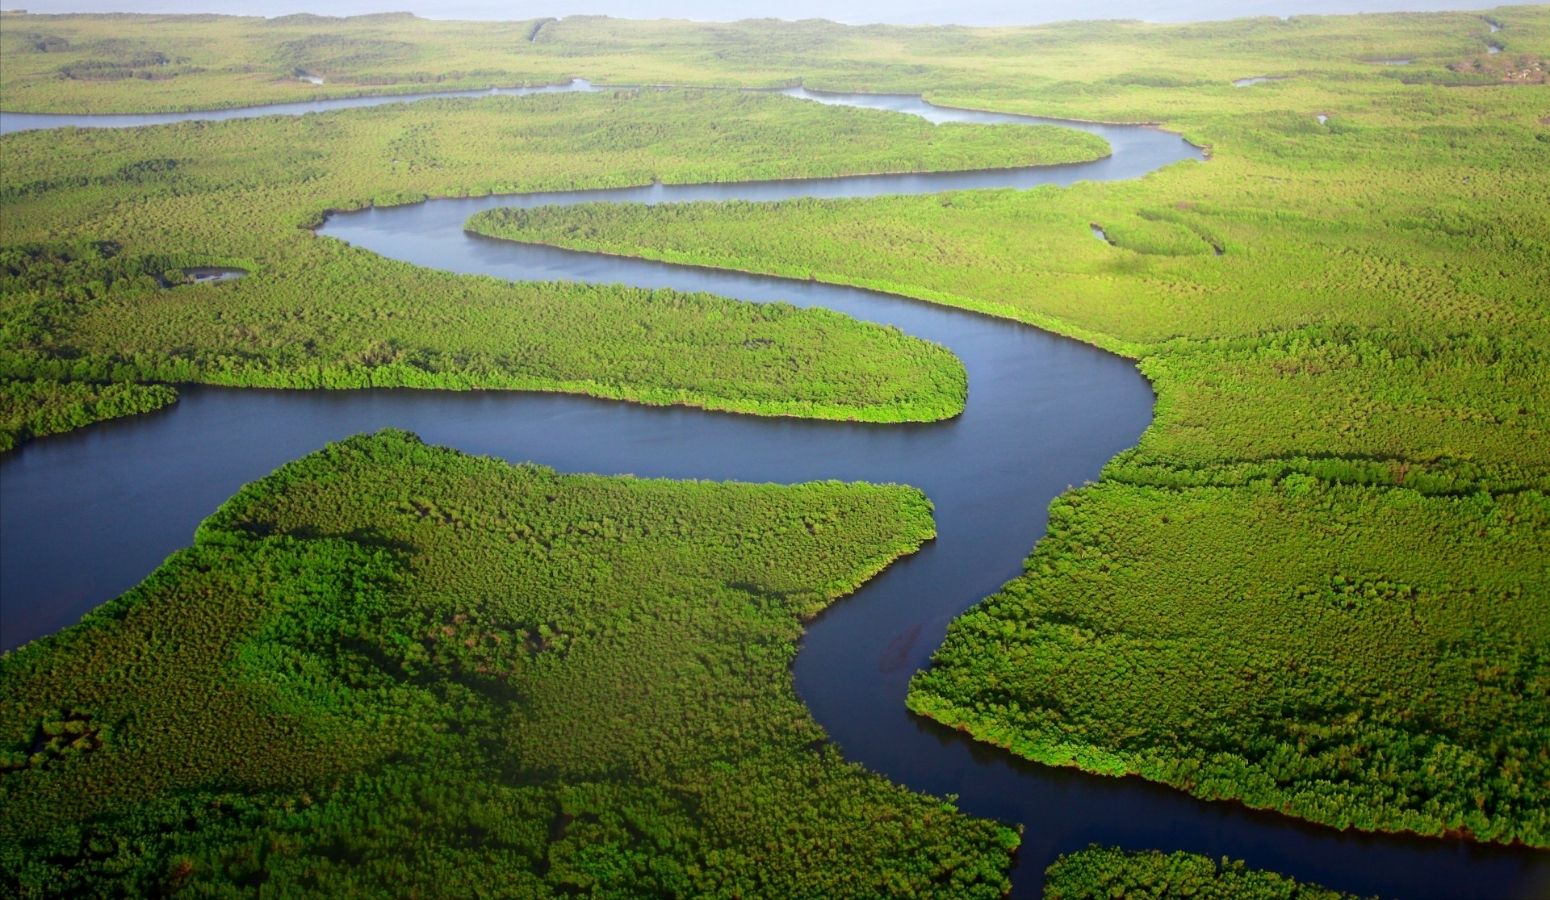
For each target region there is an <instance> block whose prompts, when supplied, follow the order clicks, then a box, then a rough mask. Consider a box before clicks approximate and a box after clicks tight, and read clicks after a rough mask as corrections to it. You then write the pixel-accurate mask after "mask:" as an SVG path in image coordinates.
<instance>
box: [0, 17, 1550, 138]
mask: <svg viewBox="0 0 1550 900" xmlns="http://www.w3.org/2000/svg"><path fill="white" fill-rule="evenodd" d="M1545 16H1546V13H1545V11H1544V8H1543V7H1531V6H1530V7H1503V8H1501V9H1496V10H1489V11H1483V12H1459V13H1441V14H1438V13H1429V14H1400V15H1383V16H1344V17H1329V16H1295V17H1292V18H1291V19H1289V20H1282V19H1279V18H1272V17H1263V18H1256V19H1242V20H1238V21H1234V22H1216V23H1208V24H1183V25H1153V24H1145V23H1140V22H1100V23H1094V22H1062V23H1057V24H1052V25H1043V26H1038V27H1029V28H994V29H988V28H987V29H968V28H952V27H942V28H920V27H885V26H871V27H865V28H853V27H846V26H843V25H837V24H834V23H832V22H824V21H820V20H807V21H802V22H778V21H774V20H768V19H762V20H751V21H745V22H738V23H731V24H715V25H704V24H698V23H693V22H684V21H659V22H637V21H627V20H620V19H609V18H603V17H595V16H572V17H569V18H565V19H560V20H541V23H542V27H539V28H537V31H536V40H529V36H530V35H533V34H534V33H535V32H534V29H535V26H538V25H539V24H540V22H534V21H527V22H447V21H433V20H425V19H416V18H414V17H413V16H409V15H406V14H396V15H379V16H359V17H355V18H349V19H335V18H329V17H324V16H285V17H281V18H277V19H258V18H236V17H229V16H48V15H25V16H8V17H7V19H6V26H7V27H6V30H5V32H4V34H3V35H0V53H4V55H5V58H6V66H5V69H4V71H3V72H0V108H3V109H6V110H17V111H21V110H26V111H48V112H148V111H156V110H171V109H200V108H209V107H214V106H238V105H251V104H256V103H276V102H286V101H297V100H306V99H312V98H316V97H336V96H347V95H356V94H362V93H405V92H417V91H426V90H438V89H439V90H446V89H451V88H479V87H490V86H494V85H501V86H504V85H518V84H546V83H554V82H563V81H566V80H569V79H570V78H572V77H574V76H583V77H587V78H591V79H592V80H594V81H597V82H600V83H607V84H680V85H684V84H695V85H721V86H731V85H736V86H743V87H781V86H785V85H788V84H791V83H794V82H796V81H799V80H801V81H805V82H806V83H807V84H808V85H809V86H811V87H833V88H845V89H854V90H874V91H905V92H918V91H921V90H926V91H929V92H931V95H932V96H933V97H940V98H945V99H954V100H969V101H975V100H976V98H978V99H977V102H978V103H979V104H981V105H984V104H986V103H989V102H990V101H991V100H995V101H997V102H998V103H1005V102H1006V101H1012V102H1016V103H1018V104H1020V105H1038V106H1040V107H1043V108H1045V109H1046V110H1048V109H1050V108H1051V107H1054V108H1064V109H1068V110H1070V111H1072V112H1077V111H1086V115H1088V116H1091V117H1095V118H1104V119H1128V120H1132V121H1134V120H1140V121H1151V120H1154V119H1157V118H1161V117H1169V118H1171V117H1172V115H1173V114H1174V112H1175V111H1176V110H1178V109H1180V108H1185V107H1188V106H1190V105H1193V104H1194V103H1195V102H1197V101H1198V100H1199V99H1201V98H1210V99H1211V100H1212V101H1213V102H1219V103H1222V104H1226V105H1231V106H1233V107H1235V108H1238V109H1250V108H1253V107H1254V106H1255V105H1256V104H1257V103H1258V102H1259V101H1261V100H1262V99H1263V94H1264V93H1267V92H1269V93H1279V92H1281V91H1283V90H1286V89H1288V88H1295V86H1296V85H1297V82H1298V80H1299V79H1300V78H1302V77H1303V76H1304V75H1305V74H1314V75H1327V76H1330V77H1334V78H1336V79H1339V80H1342V81H1345V82H1347V83H1348V84H1361V83H1364V82H1365V83H1367V84H1372V85H1380V86H1397V85H1402V84H1405V83H1414V82H1433V83H1442V84H1466V85H1474V84H1495V83H1501V82H1503V81H1507V82H1509V83H1524V82H1531V81H1535V80H1538V79H1542V78H1543V77H1544V73H1545V69H1544V63H1543V60H1544V58H1546V57H1547V56H1550V52H1547V48H1546V47H1545V45H1544V44H1543V43H1542V42H1541V41H1539V40H1538V39H1537V37H1538V36H1537V35H1535V34H1534V33H1532V32H1529V31H1527V30H1525V26H1529V25H1534V26H1536V27H1542V25H1543V23H1544V20H1545ZM1487 19H1489V20H1490V21H1495V22H1498V23H1501V24H1503V25H1505V26H1506V27H1505V28H1504V29H1503V30H1502V31H1501V32H1499V33H1497V34H1489V27H1488V25H1487ZM1488 41H1490V42H1495V43H1497V44H1499V45H1501V46H1502V47H1503V52H1502V53H1501V54H1500V55H1499V56H1495V57H1488V55H1487V52H1486V46H1487V43H1488ZM1398 57H1403V58H1408V59H1411V60H1413V61H1412V63H1411V64H1410V65H1408V66H1402V67H1393V66H1381V65H1374V64H1373V62H1372V61H1373V60H1377V59H1391V58H1398ZM301 73H307V74H311V75H318V76H323V77H324V78H325V80H326V83H325V84H323V85H311V84H307V83H304V82H303V81H301V80H300V79H299V78H298V77H297V76H298V74H301ZM1267 74H1269V75H1279V76H1284V77H1287V78H1288V80H1286V81H1282V82H1277V83H1275V84H1273V85H1260V86H1256V87H1255V88H1253V89H1249V90H1239V89H1236V88H1233V87H1232V86H1231V82H1232V81H1233V79H1237V78H1242V77H1245V76H1251V75H1267Z"/></svg>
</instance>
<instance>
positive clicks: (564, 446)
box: [0, 83, 1550, 898]
mask: <svg viewBox="0 0 1550 900" xmlns="http://www.w3.org/2000/svg"><path fill="white" fill-rule="evenodd" d="M574 88H575V89H590V86H588V85H585V84H584V83H579V84H577V85H575V86H574ZM788 93H791V94H793V95H795V96H800V97H803V98H805V99H809V100H816V101H819V102H827V103H845V104H851V105H864V106H872V107H880V108H887V109H894V110H898V111H901V112H909V113H914V114H918V115H923V116H925V117H927V118H929V119H931V120H932V121H972V122H1023V123H1028V122H1036V121H1040V120H1035V119H1028V118H1022V117H1016V116H1006V115H999V114H991V113H978V112H970V111H962V110H947V109H941V108H937V107H933V106H930V105H929V104H925V103H924V102H922V101H920V100H919V99H918V98H913V97H888V96H873V95H818V94H811V93H808V92H805V91H802V90H800V89H794V90H792V91H789V92H788ZM52 124H78V123H69V122H66V123H52ZM1075 127H1081V128H1083V129H1085V130H1088V131H1093V132H1096V133H1098V134H1100V135H1102V136H1103V137H1105V138H1106V139H1107V140H1109V142H1110V143H1111V145H1112V146H1113V149H1114V153H1113V155H1112V156H1111V157H1109V158H1106V159H1103V160H1099V161H1097V162H1093V163H1087V164H1080V165H1073V166H1058V167H1046V168H1035V169H1014V170H1006V171H996V172H971V173H953V174H934V175H897V176H871V177H856V178H835V179H823V180H812V181H786V182H767V183H752V184H749V183H744V184H723V185H650V186H645V187H640V188H627V189H620V190H607V191H579V192H569V193H550V194H531V195H518V196H506V197H493V198H481V199H466V200H465V199H453V200H436V201H431V202H428V203H422V204H416V205H412V206H403V207H393V208H387V209H368V210H362V211H359V212H354V213H345V214H336V215H334V216H332V217H330V219H329V220H328V222H327V223H326V224H325V225H324V226H323V227H322V228H321V229H320V233H321V234H322V235H324V236H325V237H326V238H333V239H340V240H345V241H348V242H350V243H352V244H355V245H357V246H361V247H364V248H366V249H369V250H372V251H375V252H377V253H381V254H383V255H385V256H390V257H394V258H397V259H403V260H407V261H410V262H414V263H418V264H421V265H426V266H430V267H434V268H438V269H445V270H449V271H454V272H463V273H480V274H488V275H494V276H497V277H503V278H512V279H523V280H568V281H588V282H600V283H627V284H632V285H636V286H640V287H648V288H659V287H668V288H674V289H678V290H689V291H710V292H713V293H717V294H722V295H725V296H729V297H736V298H739V299H743V300H748V301H752V302H769V301H784V302H789V303H794V304H798V305H804V306H823V307H827V308H830V309H836V310H839V311H842V312H845V313H847V314H850V315H853V316H856V317H858V318H862V319H867V320H870V321H876V322H882V323H887V324H891V325H896V326H898V327H899V328H902V329H903V330H905V331H906V332H908V333H910V334H914V335H917V336H920V337H924V338H928V339H930V340H934V341H938V342H940V343H942V344H944V345H946V346H947V347H949V348H950V349H951V350H952V351H953V352H954V353H956V354H957V355H958V356H959V358H960V359H962V360H963V361H964V364H965V366H966V367H967V369H968V374H969V386H970V387H969V402H968V406H967V409H966V410H965V412H964V414H963V415H962V416H961V417H959V418H957V419H954V420H953V421H950V422H944V423H938V424H934V425H918V426H897V425H891V426H878V425H855V424H843V423H820V422H806V421H798V420H771V419H759V418H754V417H746V416H734V415H723V414H714V413H706V412H701V411H696V410H689V409H654V408H645V407H639V406H633V405H630V404H626V403H616V402H609V401H599V400H591V399H587V398H578V397H564V396H558V395H552V394H524V393H491V392H486V393H468V394H459V393H448V392H417V391H360V392H323V391H319V392H303V391H295V392H284V391H256V390H223V389H215V388H191V389H188V390H187V391H186V392H185V393H184V395H183V399H182V400H181V401H180V402H179V403H178V404H176V405H175V406H174V407H172V408H170V409H168V410H165V411H162V412H159V413H156V414H153V415H149V416H142V417H137V418H133V419H128V420H124V421H121V422H115V423H109V424H106V425H102V426H97V427H94V428H90V429H86V430H84V431H81V432H79V433H76V434H72V435H66V436H62V437H59V438H50V439H46V440H42V441H38V442H36V443H34V444H31V445H28V446H26V447H24V448H22V449H21V450H20V451H18V452H14V453H12V454H9V455H8V456H6V457H5V458H3V459H0V492H3V496H4V499H5V502H4V503H3V504H0V551H3V554H4V559H5V560H6V565H5V566H3V567H0V613H3V615H0V647H12V646H15V645H17V644H18V643H21V642H23V641H26V640H29V639H31V638H33V637H36V636H38V635H41V634H45V633H48V632H50V631H53V630H57V629H58V628H61V627H64V626H66V625H68V624H70V623H71V622H74V621H76V620H77V619H78V618H79V617H80V615H81V614H83V613H84V612H85V611H87V610H89V609H91V608H92V607H94V606H96V605H97V604H99V603H101V602H103V601H104V600H106V599H108V598H110V597H112V596H114V595H115V594H117V593H119V592H121V591H123V590H124V589H126V588H128V587H129V586H131V585H133V584H134V583H135V582H137V581H138V580H139V579H141V578H142V577H144V575H145V574H146V573H147V572H149V571H150V570H151V569H152V568H153V567H154V566H155V565H156V564H157V563H158V562H159V561H160V560H161V559H162V558H163V557H164V556H165V555H166V554H167V553H169V552H171V551H172V550H174V549H176V548H178V547H181V546H184V545H186V544H187V543H188V542H189V539H190V536H191V535H192V532H193V529H194V527H195V525H196V524H197V523H198V522H199V520H200V519H202V518H203V517H205V516H206V515H208V514H209V513H210V511H211V510H213V509H214V508H215V507H216V506H217V505H218V504H219V503H220V502H221V501H223V500H224V499H225V498H227V497H228V496H230V495H231V494H232V493H234V492H235V491H236V489H237V488H238V487H240V486H241V485H242V484H244V483H246V482H248V481H251V480H253V479H254V478H258V477H261V476H262V475H264V474H265V473H267V472H269V471H270V470H272V469H273V468H275V467H276V466H278V465H280V464H282V463H284V462H285V461H287V460H290V459H294V458H296V457H298V456H301V455H303V454H305V453H308V452H310V451H312V450H315V449H317V448H318V447H320V446H322V445H323V444H324V443H326V442H328V441H331V440H336V439H339V438H342V437H345V436H347V435H350V434H354V433H358V432H362V431H370V430H374V429H378V428H383V427H397V428H406V429H410V430H412V431H415V432H417V433H419V434H420V435H421V436H422V437H424V438H425V439H426V440H427V441H429V442H431V443H436V444H446V445H450V446H453V447H456V448H458V449H460V450H464V451H467V452H472V453H483V454H490V455H495V456H501V457H504V458H507V459H511V460H534V461H537V462H541V463H544V464H547V465H551V466H554V467H556V468H558V469H562V470H565V471H579V472H602V473H633V474H637V475H642V476H661V477H671V478H713V479H740V480H748V481H775V482H794V481H803V480H809V479H817V478H839V479H844V480H868V481H896V482H904V483H909V484H914V485H917V486H919V487H921V488H922V489H924V490H925V491H926V492H927V493H928V494H929V495H930V497H931V498H932V500H933V502H934V503H935V505H936V517H937V524H938V529H939V532H940V536H939V537H938V539H937V540H936V541H934V542H933V543H932V544H930V545H929V546H927V547H926V548H925V549H923V550H922V551H921V552H920V553H918V554H917V555H915V556H913V557H911V558H909V559H906V560H904V561H901V562H900V563H898V564H896V565H894V566H893V567H892V568H890V569H889V570H887V571H886V572H885V573H884V574H883V575H881V576H880V577H878V578H877V579H875V580H874V581H872V582H871V583H869V584H868V585H867V586H866V587H865V588H863V589H862V590H861V591H860V592H859V593H858V594H857V595H855V596H854V597H851V598H848V599H846V600H844V601H842V602H840V603H839V604H837V605H835V606H834V607H833V608H831V609H830V610H829V611H828V612H826V613H825V614H824V615H823V616H821V617H820V618H819V619H818V620H817V621H816V622H815V623H814V624H813V626H812V627H811V628H810V629H809V632H808V635H807V637H806V639H805V641H804V644H803V649H802V652H801V653H800V655H799V656H798V658H797V662H796V666H795V673H794V674H795V679H796V685H797V690H798V692H799V693H800V695H801V696H802V699H803V700H804V701H805V702H806V703H807V704H808V706H809V707H810V708H811V709H812V711H813V715H814V716H815V717H816V718H817V720H818V721H819V722H820V723H821V724H822V725H823V726H824V727H825V728H826V729H827V730H828V731H829V733H830V735H831V736H832V737H833V739H834V740H835V741H836V742H837V743H838V744H839V745H840V746H841V747H842V748H843V750H844V752H845V754H846V756H847V757H848V758H850V759H853V760H856V761H858V762H861V763H863V764H865V765H866V766H868V767H869V768H872V769H874V770H876V771H878V772H881V773H883V774H885V775H887V776H889V777H890V778H893V779H894V780H896V781H900V782H902V783H905V784H907V785H909V786H911V787H913V788H916V789H919V790H924V791H929V792H932V793H936V794H944V795H945V794H956V795H958V797H959V804H960V805H961V806H962V808H963V809H965V810H967V811H968V812H971V813H974V814H977V815H984V816H993V817H996V818H999V819H1003V820H1007V821H1014V822H1021V823H1023V824H1024V825H1025V826H1026V834H1025V839H1024V845H1023V849H1022V851H1021V853H1020V855H1019V858H1018V864H1017V869H1016V872H1015V878H1016V891H1017V893H1018V894H1019V895H1034V894H1036V893H1037V892H1038V889H1039V885H1040V881H1041V877H1042V870H1043V868H1044V867H1045V866H1046V865H1048V864H1049V862H1050V861H1051V860H1052V859H1053V857H1054V856H1055V855H1056V854H1058V853H1060V852H1065V851H1069V850H1074V849H1079V848H1081V847H1084V846H1086V845H1087V844H1088V843H1091V842H1099V843H1113V844H1119V845H1122V846H1128V847H1161V848H1166V849H1185V850H1192V851H1196V852H1201V853H1206V854H1209V855H1212V856H1220V855H1230V856H1234V857H1242V858H1245V859H1247V860H1248V862H1249V863H1250V864H1251V865H1254V866H1263V867H1266V868H1271V869H1278V870H1281V871H1284V872H1287V873H1289V874H1292V875H1295V876H1297V877H1300V878H1306V879H1311V880H1315V881H1320V882H1323V883H1325V884H1327V885H1329V886H1331V887H1336V888H1341V889H1346V890H1351V891H1356V892H1360V893H1379V894H1383V895H1385V896H1404V897H1418V898H1419V897H1457V896H1478V897H1501V898H1506V897H1532V896H1536V895H1540V894H1542V893H1543V892H1544V891H1546V890H1547V889H1550V855H1546V854H1534V853H1528V852H1524V851H1520V850H1507V849H1501V848H1491V847H1480V846H1473V845H1469V844H1465V843H1462V842H1456V841H1436V840H1421V839H1413V838H1403V837H1379V836H1362V835H1351V834H1340V833H1337V832H1334V831H1332V830H1329V829H1324V828H1318V827H1313V826H1306V825H1300V824H1298V823H1295V822H1292V821H1289V820H1287V819H1284V818H1282V817H1278V816H1273V815H1269V814H1263V813H1255V812H1250V811H1247V810H1243V809H1240V808H1237V807H1234V806H1231V805H1228V804H1208V803H1203V802H1200V801H1197V800H1193V799H1191V798H1189V797H1187V796H1185V795H1183V794H1181V793H1178V792H1176V791H1172V790H1169V789H1166V788H1162V787H1159V786H1156V785H1151V784H1148V783H1145V782H1142V781H1139V780H1137V779H1108V778H1097V777H1092V776H1087V775H1082V774H1080V773H1076V772H1071V771H1063V770H1053V769H1048V768H1044V767H1039V766H1033V765H1029V764H1023V763H1020V762H1018V761H1017V760H1015V759H1013V758H1011V757H1009V756H1008V755H1007V754H1005V753H1003V752H1001V751H998V750H995V749H993V748H990V747H986V746H984V745H980V744H976V743H974V742H972V741H969V740H967V739H965V738H963V737H962V736H961V735H958V734H957V733H955V732H951V731H948V730H946V729H942V728H939V727H936V726H934V725H932V724H931V723H929V722H926V721H923V720H921V719H918V718H916V717H914V716H911V715H910V714H908V713H907V712H906V710H905V708H904V704H903V700H904V695H905V692H906V689H907V685H908V679H909V676H910V674H911V673H912V672H914V671H915V670H916V669H918V668H920V667H922V666H924V665H926V663H927V662H928V658H929V656H930V653H931V651H932V649H933V648H934V647H936V646H937V645H938V644H939V643H940V641H941V639H942V635H943V633H944V631H945V629H946V627H947V624H948V622H949V621H951V619H952V618H953V617H954V616H956V615H958V614H959V613H960V612H961V611H963V610H964V609H965V608H967V607H968V606H969V605H971V604H973V603H974V602H976V601H977V600H979V599H980V598H982V597H984V596H985V595H987V594H989V593H991V592H993V591H994V590H995V589H996V588H997V587H998V586H999V585H1000V584H1002V583H1003V582H1005V581H1006V580H1007V579H1009V578H1011V577H1014V576H1015V575H1017V574H1018V572H1019V571H1020V566H1021V562H1022V560H1023V558H1024V557H1025V556H1026V555H1027V553H1028V551H1029V549H1030V547H1031V544H1032V542H1033V541H1034V539H1035V538H1036V536H1037V535H1039V534H1040V533H1042V532H1043V530H1044V527H1045V524H1046V515H1045V510H1046V507H1047V505H1048V503H1049V501H1050V500H1051V499H1052V498H1053V497H1054V496H1056V495H1057V494H1058V493H1059V492H1061V491H1062V490H1064V489H1065V488H1066V487H1067V486H1068V485H1073V484H1080V483H1081V482H1083V481H1084V480H1088V479H1091V478H1094V477H1095V476H1096V475H1097V474H1098V472H1099V469H1100V468H1101V467H1102V465H1103V463H1104V461H1105V460H1107V459H1108V458H1109V457H1111V456H1113V455H1114V454H1115V453H1117V452H1118V451H1119V450H1121V449H1123V448H1125V447H1127V446H1131V445H1133V444H1134V443H1135V440H1136V438H1137V437H1138V436H1139V434H1140V432H1141V431H1142V430H1143V429H1144V428H1145V427H1146V425H1147V424H1148V422H1149V421H1150V417H1151V406H1152V399H1153V398H1152V394H1151V391H1150V389H1149V388H1148V386H1147V384H1146V382H1145V381H1144V380H1143V379H1142V378H1141V377H1140V376H1139V375H1138V374H1137V372H1136V371H1135V369H1134V367H1133V366H1132V365H1131V364H1130V363H1128V362H1126V361H1125V360H1122V359H1120V358H1118V357H1114V356H1112V355H1109V354H1106V353H1103V352H1101V351H1098V350H1095V349H1093V348H1091V347H1087V346H1084V345H1082V344H1078V343H1076V342H1073V341H1069V340H1065V339H1062V338H1058V337H1055V336H1053V335H1050V334H1047V333H1044V332H1041V331H1038V330H1036V329H1033V328H1030V327H1026V326H1022V325H1018V324H1016V323H1011V322H1006V321H1002V320H997V319H991V318H987V317H983V316H978V315H974V314H971V313H967V312H962V311H957V310H952V309H947V308H944V307H938V306H932V305H929V304H924V303H918V302H914V301H909V300H905V299H901V298H896V297H890V296H886V295H882V294H877V293H873V292H868V291H862V290H856V289H851V288H845V287H838V286H833V285H824V284H818V283H811V282H798V281H789V280H783V279H776V278H767V277H760V276H752V275H744V274H739V273H730V272H722V271H716V270H708V269H697V268H692V267H685V266H673V265H667V264H660V263H652V262H647V261H642V260H631V259H617V258H610V257H604V256H600V255H595V254H586V253H575V252H570V251H563V250H557V249H553V248H544V247H535V246H524V245H518V244H513V243H509V242H505V241H498V240H492V239H488V238H483V237H479V236H476V235H470V234H467V233H465V232H464V231H463V230H462V225H463V222H464V221H465V220H466V219H467V217H468V216H469V215H471V214H472V213H474V212H477V211H479V210H481V209H487V208H491V207H496V206H542V205H555V204H576V203H584V202H598V201H610V202H621V201H629V202H642V203H673V202H685V201H691V200H730V199H740V200H774V199H781V198H788V197H799V196H823V197H857V196H877V195H885V194H898V193H915V194H920V193H934V192H939V191H945V190H960V189H975V188H996V187H1013V188H1028V187H1033V186H1037V185H1043V184H1055V185H1061V184H1069V183H1071V182H1073V181H1076V180H1079V179H1119V178H1133V177H1138V176H1140V175H1143V174H1145V173H1147V172H1149V171H1152V170H1154V169H1156V168H1159V167H1161V166H1164V165H1169V164H1173V163H1184V164H1189V163H1188V162H1187V161H1190V160H1197V161H1198V160H1200V159H1201V158H1202V156H1201V153H1200V151H1199V150H1198V149H1197V148H1195V147H1193V146H1191V145H1189V144H1187V143H1185V142H1184V141H1183V140H1181V139H1179V138H1178V137H1177V136H1174V135H1171V134H1168V133H1166V132H1162V131H1159V130H1156V129H1150V128H1143V127H1130V126H1102V125H1078V126H1075Z"/></svg>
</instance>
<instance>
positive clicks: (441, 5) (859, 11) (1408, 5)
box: [0, 0, 1503, 25]
mask: <svg viewBox="0 0 1550 900" xmlns="http://www.w3.org/2000/svg"><path fill="white" fill-rule="evenodd" d="M1501 2H1503V0H1095V2H1088V3H1071V2H1061V0H1023V2H1017V0H860V2H843V3H839V2H833V0H829V2H825V0H737V2H726V0H722V2H715V0H3V2H0V7H3V8H5V9H26V10H28V11H29V12H35V13H64V12H161V13H189V12H213V13H229V14H233V15H263V16H278V15H286V14H288V13H296V12H311V13H319V14H323V15H336V16H347V15H359V14H362V13H372V12H389V11H392V12H398V11H407V12H412V13H415V14H416V15H420V16H424V17H426V18H434V19H531V18H537V17H540V16H569V15H580V14H593V15H608V16H618V17H621V18H630V19H657V18H672V19H697V20H701V21H730V20H733V19H750V18H762V17H774V18H780V19H805V18H821V19H832V20H834V21H836V22H846V23H849V24H867V23H873V22H884V23H888V24H894V25H922V24H954V25H1034V24H1039V23H1042V22H1054V21H1061V20H1067V19H1145V20H1148V21H1153V22H1181V21H1194V20H1205V19H1235V18H1240V17H1243V16H1288V15H1299V14H1314V13H1321V14H1322V13H1354V12H1393V11H1398V10H1445V9H1489V8H1491V7H1495V6H1498V5H1500V4H1501Z"/></svg>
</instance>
